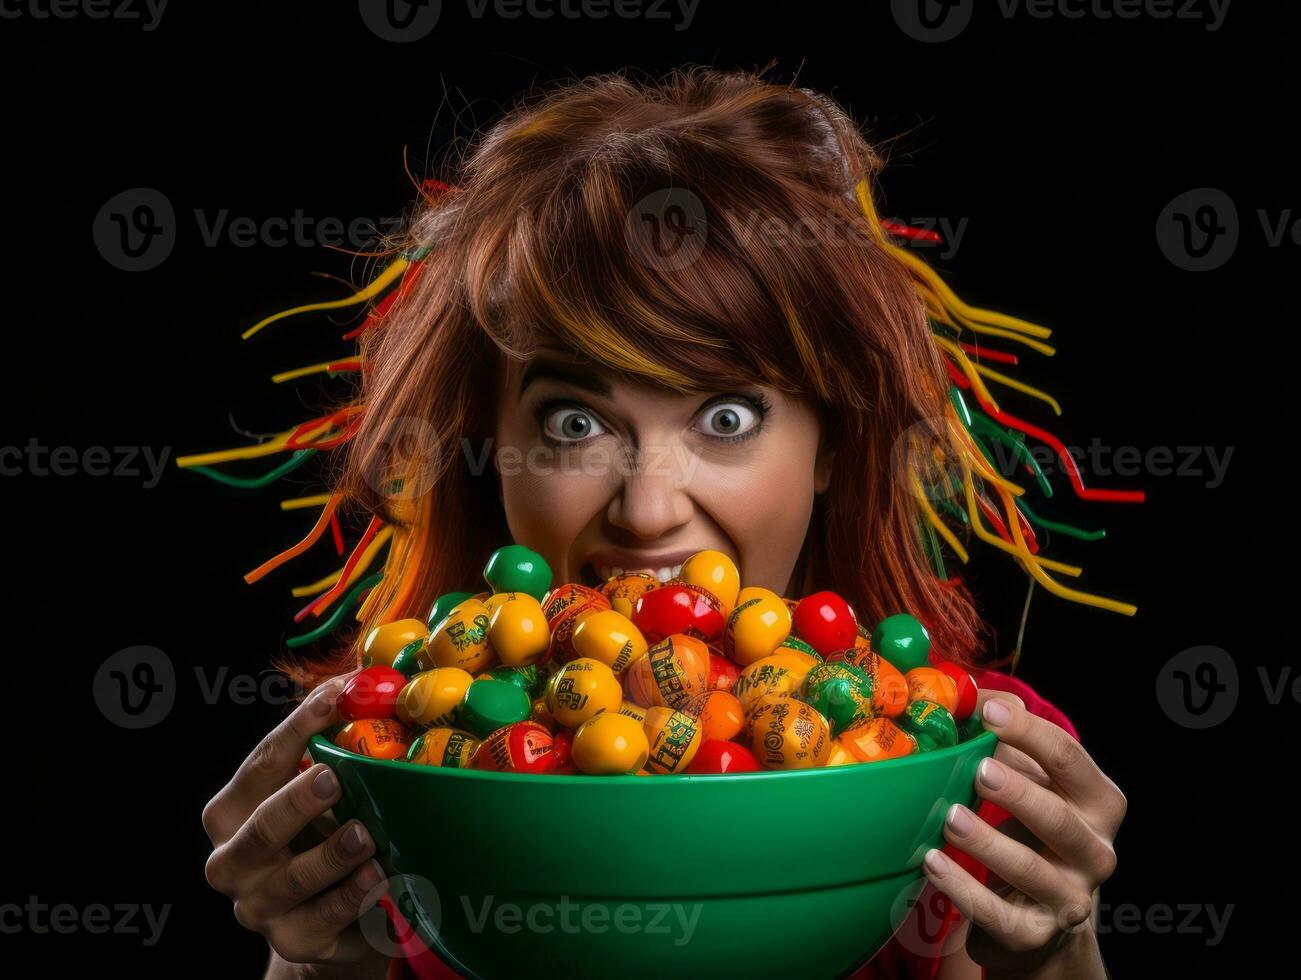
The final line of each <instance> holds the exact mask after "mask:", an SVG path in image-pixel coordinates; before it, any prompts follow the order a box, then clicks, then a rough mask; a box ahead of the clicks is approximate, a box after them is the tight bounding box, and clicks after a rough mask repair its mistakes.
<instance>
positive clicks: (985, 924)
mask: <svg viewBox="0 0 1301 980" xmlns="http://www.w3.org/2000/svg"><path fill="white" fill-rule="evenodd" d="M922 869H923V870H924V871H925V873H926V878H927V879H928V880H929V881H930V883H931V884H933V885H934V886H935V887H936V888H938V889H939V890H940V891H942V892H944V894H946V895H948V896H949V898H951V899H952V900H953V904H954V905H956V906H957V907H958V910H959V911H960V912H961V913H962V914H963V915H965V916H966V917H967V918H968V919H970V920H971V922H972V924H973V925H974V926H977V927H979V928H981V929H984V930H985V931H986V932H989V933H991V934H992V935H995V936H997V937H998V941H999V944H1000V945H1001V946H1002V947H1003V948H1005V949H1007V950H1009V951H1011V952H1017V953H1021V952H1029V951H1031V950H1036V949H1039V948H1040V947H1042V946H1043V945H1044V944H1045V943H1047V942H1048V941H1049V940H1050V939H1052V937H1053V935H1054V934H1055V932H1056V928H1055V925H1054V923H1053V917H1052V913H1051V912H1049V911H1048V910H1047V909H1045V908H1042V907H1041V906H1036V905H1015V904H1013V903H1012V902H1009V901H1008V900H1007V899H1005V898H1003V897H1002V896H1000V895H995V894H994V893H993V892H992V891H990V890H989V889H988V888H986V887H985V886H984V885H982V884H981V883H980V882H978V881H977V880H976V879H975V878H973V877H972V876H971V875H970V874H969V873H968V872H967V871H966V870H964V869H963V868H962V867H961V866H960V865H958V864H957V862H955V861H952V860H950V859H949V858H948V857H947V856H946V855H945V854H944V852H943V851H941V850H940V849H939V848H932V849H931V850H929V851H927V852H926V857H925V859H924V860H923V861H922Z"/></svg>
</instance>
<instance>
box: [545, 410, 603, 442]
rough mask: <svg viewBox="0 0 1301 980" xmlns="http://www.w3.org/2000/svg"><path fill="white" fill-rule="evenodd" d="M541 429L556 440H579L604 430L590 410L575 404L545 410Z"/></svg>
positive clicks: (596, 434) (600, 433)
mask: <svg viewBox="0 0 1301 980" xmlns="http://www.w3.org/2000/svg"><path fill="white" fill-rule="evenodd" d="M542 431H543V432H544V433H545V434H546V435H547V436H548V437H549V438H551V439H554V440H556V441H557V442H581V441H582V440H584V439H590V438H591V437H592V436H599V435H602V434H603V433H604V432H605V431H606V430H605V427H604V426H602V425H601V423H600V422H599V421H598V420H597V418H596V416H595V415H593V414H592V413H591V412H589V411H587V410H586V409H583V408H579V407H578V406H577V405H565V406H562V407H560V408H555V409H553V410H551V411H549V412H547V414H546V415H545V416H544V417H543V419H542Z"/></svg>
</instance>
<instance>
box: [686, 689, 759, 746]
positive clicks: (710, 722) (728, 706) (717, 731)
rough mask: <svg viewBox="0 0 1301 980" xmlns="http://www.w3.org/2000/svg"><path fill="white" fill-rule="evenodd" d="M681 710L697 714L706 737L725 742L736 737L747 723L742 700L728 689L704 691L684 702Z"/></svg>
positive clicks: (696, 716) (701, 732)
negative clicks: (742, 708)
mask: <svg viewBox="0 0 1301 980" xmlns="http://www.w3.org/2000/svg"><path fill="white" fill-rule="evenodd" d="M679 710H681V711H683V712H685V713H686V714H689V715H694V716H695V718H696V720H697V722H698V724H699V726H700V734H701V736H702V738H704V739H711V738H715V739H718V740H719V741H723V742H725V741H727V740H728V739H731V738H734V737H735V736H736V735H737V734H738V733H739V732H740V731H741V726H742V725H743V724H745V712H743V711H742V710H741V702H740V701H738V700H737V699H736V696H735V695H733V694H729V693H728V692H727V691H704V692H703V693H701V694H697V695H695V696H694V697H692V698H690V699H688V700H687V701H686V702H684V703H683V705H682V707H681V708H680V709H679Z"/></svg>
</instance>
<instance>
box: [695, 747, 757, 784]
mask: <svg viewBox="0 0 1301 980" xmlns="http://www.w3.org/2000/svg"><path fill="white" fill-rule="evenodd" d="M761 768H763V767H762V766H760V765H759V760H758V759H756V758H755V757H754V753H753V752H751V751H750V750H749V749H747V748H746V747H745V746H744V745H740V744H738V743H736V742H728V741H724V740H723V739H721V738H707V739H705V741H703V742H701V743H700V748H698V749H697V750H696V755H695V758H693V759H692V760H691V765H689V766H687V768H686V770H685V771H686V773H687V774H688V775H695V776H701V775H709V776H721V775H723V774H724V773H729V772H758V771H759V770H760V769H761Z"/></svg>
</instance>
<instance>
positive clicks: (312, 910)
mask: <svg viewBox="0 0 1301 980" xmlns="http://www.w3.org/2000/svg"><path fill="white" fill-rule="evenodd" d="M387 890H388V882H387V880H386V879H385V877H384V871H383V869H381V868H380V866H379V864H378V862H376V861H375V860H373V859H372V860H370V861H367V862H366V863H365V864H363V865H362V866H361V867H360V868H358V869H357V870H356V871H354V872H353V873H352V874H351V875H349V876H348V878H347V880H346V881H344V882H343V883H342V884H341V885H338V886H337V887H335V888H332V889H330V890H329V891H327V892H325V893H324V894H322V895H318V896H316V897H315V898H313V899H309V900H308V901H306V902H304V903H303V904H301V905H299V906H298V907H297V908H295V909H294V910H293V911H292V912H290V913H289V914H288V915H286V916H285V917H284V919H283V922H284V923H285V925H286V926H287V927H288V928H290V929H292V930H293V931H294V932H296V933H298V934H300V935H303V936H305V937H309V938H311V937H315V939H316V941H317V942H325V941H328V940H330V939H331V938H333V937H336V936H337V935H338V934H339V933H341V932H343V931H344V930H345V929H347V928H348V927H349V926H350V925H352V923H354V922H356V921H357V919H358V918H359V917H361V916H362V915H363V914H364V913H365V912H367V911H369V910H370V909H371V908H373V907H374V906H375V903H376V902H378V901H379V899H380V896H381V895H383V894H385V892H387Z"/></svg>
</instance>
